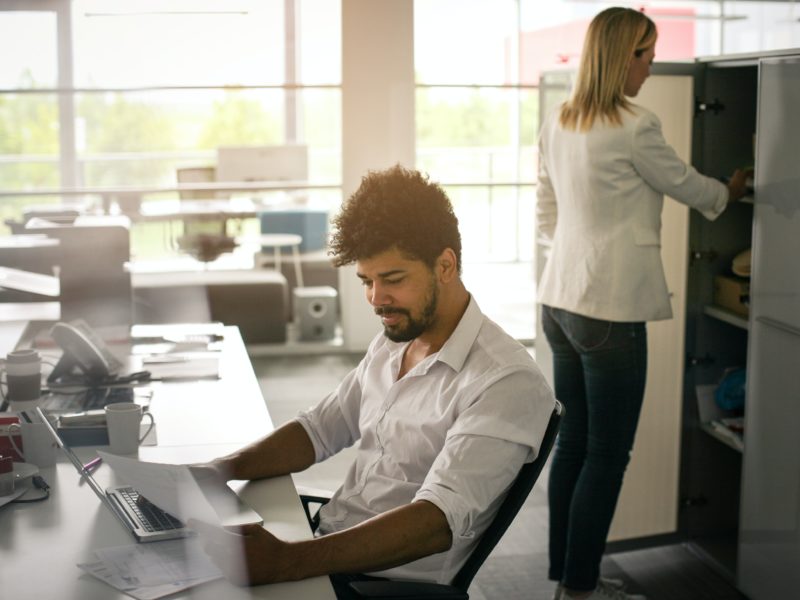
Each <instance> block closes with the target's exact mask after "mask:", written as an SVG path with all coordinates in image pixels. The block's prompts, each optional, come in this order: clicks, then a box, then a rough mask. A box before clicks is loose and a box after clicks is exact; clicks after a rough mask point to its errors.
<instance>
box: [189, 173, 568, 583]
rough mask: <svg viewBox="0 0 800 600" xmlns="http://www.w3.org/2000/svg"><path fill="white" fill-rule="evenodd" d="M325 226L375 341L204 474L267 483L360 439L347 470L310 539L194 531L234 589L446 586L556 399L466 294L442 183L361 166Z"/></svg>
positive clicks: (528, 454)
mask: <svg viewBox="0 0 800 600" xmlns="http://www.w3.org/2000/svg"><path fill="white" fill-rule="evenodd" d="M333 224H334V226H335V232H334V235H333V237H332V240H331V250H330V254H331V255H332V256H333V257H334V262H335V264H336V265H337V266H342V265H347V264H352V263H355V265H356V273H357V275H358V277H359V279H361V282H362V283H363V285H364V290H365V293H366V297H367V301H368V302H369V303H370V304H371V305H372V306H373V307H374V309H375V313H376V314H377V315H379V316H380V318H381V322H382V323H383V328H384V331H383V334H382V335H378V336H376V337H375V339H374V340H373V341H372V343H371V344H370V346H369V349H368V350H367V353H366V356H365V357H364V358H363V359H362V361H361V363H360V364H359V365H358V366H357V367H356V368H355V369H354V370H353V371H352V372H350V373H349V374H348V375H347V376H346V377H345V378H344V380H343V381H342V382H341V384H340V385H339V387H338V388H337V389H336V390H335V391H334V392H333V393H331V394H330V395H328V396H327V397H326V398H325V399H323V400H322V402H320V403H319V404H318V405H317V406H316V407H314V408H312V409H310V410H309V411H307V412H304V413H301V414H300V415H299V416H298V417H297V418H296V419H294V420H293V421H290V422H288V423H286V424H285V425H283V426H281V427H279V428H278V429H276V430H275V431H273V432H272V433H270V434H269V435H267V436H266V437H265V438H263V439H262V440H260V441H258V442H255V443H253V444H251V445H250V446H248V447H245V448H244V449H242V450H240V451H238V452H236V453H234V454H231V455H229V456H226V457H223V458H219V459H217V460H215V461H213V462H212V463H209V465H207V466H209V467H210V468H212V469H214V470H215V471H216V472H217V473H218V474H220V475H221V476H222V477H224V478H225V479H244V480H250V479H260V478H264V477H274V476H278V475H285V474H287V473H296V472H298V471H302V470H303V469H306V468H307V467H309V466H311V465H312V464H313V463H315V462H318V461H322V460H325V459H326V458H328V457H329V456H331V455H333V454H335V453H337V452H339V451H340V450H342V449H343V448H346V447H348V446H351V445H353V444H355V443H358V451H357V455H356V459H355V462H354V463H353V465H352V466H351V467H350V470H349V472H348V474H347V477H346V479H345V481H344V483H343V484H342V486H341V487H340V488H339V489H338V490H337V491H336V493H335V494H334V496H333V498H332V499H331V501H330V502H329V503H328V504H326V505H325V506H324V507H323V508H322V509H321V511H320V523H319V529H318V531H317V537H315V538H313V539H311V540H306V541H299V542H286V541H283V540H280V539H277V538H276V537H275V536H273V535H272V534H270V533H269V532H268V531H266V530H265V529H263V528H262V527H260V526H255V525H253V526H247V527H245V528H243V529H242V530H240V531H238V532H230V531H223V530H221V529H216V528H209V527H206V526H205V525H204V524H202V523H200V524H197V523H193V524H192V525H193V526H196V527H197V529H199V530H200V533H201V534H202V535H203V537H204V538H205V542H206V551H207V552H208V553H209V555H210V556H211V558H212V559H213V560H214V561H215V562H216V563H217V564H218V565H219V566H220V567H221V568H222V569H223V571H224V572H225V573H226V575H227V576H228V577H229V578H231V579H233V580H234V581H236V582H237V583H249V584H256V583H267V582H276V581H286V580H297V579H304V578H307V577H312V576H317V575H324V574H335V575H332V577H331V579H332V581H333V583H334V587H335V588H336V590H337V594H338V595H339V597H340V598H343V597H347V596H346V593H347V592H346V590H347V586H346V582H347V581H351V580H353V579H355V578H365V577H363V576H360V575H357V574H363V573H369V574H370V575H371V576H377V577H388V578H392V579H413V580H420V581H436V582H440V583H450V581H451V580H452V578H453V577H454V575H455V574H456V572H457V571H458V569H459V568H460V567H461V565H462V564H463V563H464V561H465V560H466V559H467V557H468V556H469V554H470V552H471V551H472V549H473V548H474V546H475V544H476V543H477V541H478V539H479V538H480V535H481V534H482V533H483V531H484V530H485V528H486V527H487V526H488V524H489V523H490V521H491V519H492V518H493V517H494V515H495V513H496V511H497V509H498V507H499V505H500V502H501V501H502V499H503V498H504V496H505V493H506V491H507V490H508V488H509V486H510V485H511V483H512V482H513V480H514V479H515V477H516V475H517V473H518V471H519V469H520V467H521V465H522V464H523V463H525V462H528V461H531V460H533V459H534V457H535V456H536V453H537V452H538V448H539V445H540V443H541V440H542V437H543V435H544V431H545V428H546V426H547V422H548V419H549V416H550V413H551V412H552V410H553V405H554V397H553V393H552V391H551V390H550V388H549V387H548V385H547V383H546V382H545V380H544V378H543V376H542V375H541V373H540V372H539V370H538V368H537V367H536V365H535V363H534V361H533V360H532V359H531V357H530V355H529V354H528V352H527V351H526V349H525V348H524V347H523V346H522V345H520V344H519V343H518V342H516V341H515V340H513V339H512V338H511V337H510V336H508V335H507V334H506V333H505V332H503V331H502V330H501V329H500V327H498V326H497V325H496V324H495V323H493V322H492V321H490V320H489V319H488V318H487V317H486V316H484V315H483V314H482V313H481V311H480V309H479V308H478V305H477V303H476V302H475V299H474V298H473V297H472V296H471V295H470V293H469V292H468V291H467V289H466V288H465V287H464V284H463V282H462V281H461V277H460V273H461V238H460V235H459V232H458V220H457V219H456V216H455V215H454V213H453V209H452V207H451V205H450V201H449V200H448V198H447V196H446V195H445V193H444V191H443V190H442V189H441V188H440V187H439V186H438V185H436V184H434V183H431V182H429V181H428V180H427V178H425V177H423V176H422V175H420V174H419V173H418V172H415V171H409V170H406V169H403V168H401V167H400V166H396V167H394V168H391V169H389V170H386V171H382V172H371V173H370V174H368V175H367V176H366V177H365V178H364V179H363V181H362V183H361V186H360V187H359V189H358V190H357V191H356V192H355V194H353V195H352V196H351V197H350V198H349V199H348V200H347V202H346V203H345V204H344V206H343V208H342V211H341V213H340V214H339V215H338V216H337V217H336V218H335V219H334V222H333ZM240 548H244V559H243V561H242V559H241V556H242V555H241V553H240V552H239V551H238V550H239V549H240ZM241 562H244V565H242V564H241ZM343 574H350V575H343ZM353 574H356V575H353Z"/></svg>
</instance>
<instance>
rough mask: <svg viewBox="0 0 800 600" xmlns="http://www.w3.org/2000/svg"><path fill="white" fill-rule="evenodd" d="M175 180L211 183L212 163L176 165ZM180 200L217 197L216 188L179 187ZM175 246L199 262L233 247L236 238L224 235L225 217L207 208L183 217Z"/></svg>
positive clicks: (226, 224)
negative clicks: (199, 212) (188, 216)
mask: <svg viewBox="0 0 800 600" xmlns="http://www.w3.org/2000/svg"><path fill="white" fill-rule="evenodd" d="M176 173H177V178H178V183H179V184H181V183H189V184H191V183H214V181H215V178H216V168H215V167H186V168H179V169H177V172H176ZM179 197H180V199H181V202H182V203H184V202H185V203H188V202H197V201H211V200H217V199H218V198H217V194H216V192H209V191H202V190H200V191H181V192H179ZM177 242H178V247H179V248H180V249H181V250H182V251H184V252H186V253H187V254H190V255H191V256H193V257H194V258H196V259H197V260H199V261H201V262H212V261H214V260H216V259H217V258H219V256H220V255H221V254H223V253H225V252H231V251H233V249H234V248H236V245H237V244H236V238H235V237H233V236H230V235H228V221H227V219H226V218H225V217H220V216H219V215H216V214H214V212H213V211H210V212H209V214H208V216H193V217H191V218H185V219H183V234H182V235H181V236H180V237H179V238H178V240H177Z"/></svg>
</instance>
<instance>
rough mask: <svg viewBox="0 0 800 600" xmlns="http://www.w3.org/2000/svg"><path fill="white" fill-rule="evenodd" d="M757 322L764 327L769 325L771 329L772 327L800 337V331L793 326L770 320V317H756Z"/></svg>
mask: <svg viewBox="0 0 800 600" xmlns="http://www.w3.org/2000/svg"><path fill="white" fill-rule="evenodd" d="M756 321H758V322H759V323H763V324H764V325H767V326H769V327H772V328H773V329H779V330H781V331H784V332H786V333H789V334H791V335H796V336H798V337H800V329H798V328H797V327H794V326H792V325H787V324H786V323H783V322H781V321H776V320H775V319H770V318H769V317H756Z"/></svg>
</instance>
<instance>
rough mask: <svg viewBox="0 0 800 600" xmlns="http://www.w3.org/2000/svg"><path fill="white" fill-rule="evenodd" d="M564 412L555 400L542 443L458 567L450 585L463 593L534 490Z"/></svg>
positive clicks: (523, 466) (523, 467)
mask: <svg viewBox="0 0 800 600" xmlns="http://www.w3.org/2000/svg"><path fill="white" fill-rule="evenodd" d="M563 412H564V408H563V406H562V405H561V403H560V402H558V400H556V405H555V407H554V408H553V413H552V414H551V415H550V421H549V422H548V424H547V429H546V430H545V432H544V437H543V438H542V444H541V446H540V447H539V453H538V454H537V456H536V458H535V459H534V460H533V461H532V462H529V463H526V464H524V465H522V468H521V469H520V471H519V475H517V478H516V479H515V480H514V483H513V484H512V485H511V488H510V489H509V490H508V495H507V496H506V498H505V500H503V503H502V504H501V505H500V509H499V510H498V511H497V515H495V517H494V520H493V521H492V522H491V523H490V524H489V527H487V529H486V531H485V532H484V533H483V536H481V540H480V541H479V542H478V545H477V546H476V547H475V550H473V552H472V554H470V556H469V558H468V559H467V562H465V563H464V566H463V567H461V569H460V570H459V571H458V573H457V574H456V576H455V578H453V582H452V583H451V585H452V586H454V587H456V588H458V589H460V590H462V591H464V592H466V591H467V589H468V588H469V584H470V583H472V579H473V577H475V574H476V573H477V572H478V569H480V567H481V565H482V564H483V562H484V561H485V560H486V558H487V557H488V556H489V554H490V553H491V552H492V550H493V549H494V547H495V546H496V545H497V542H499V541H500V538H502V537H503V534H504V533H505V532H506V529H508V527H509V525H511V523H512V521H513V520H514V518H515V517H516V516H517V513H518V512H519V509H520V508H521V507H522V504H523V503H524V502H525V500H526V498H527V497H528V494H530V492H531V490H532V489H533V485H534V484H535V483H536V480H537V479H538V478H539V474H540V473H541V472H542V468H543V467H544V464H545V462H547V457H548V456H550V451H551V450H552V448H553V443H554V442H555V439H556V434H557V433H558V427H559V425H560V423H561V416H562V414H563Z"/></svg>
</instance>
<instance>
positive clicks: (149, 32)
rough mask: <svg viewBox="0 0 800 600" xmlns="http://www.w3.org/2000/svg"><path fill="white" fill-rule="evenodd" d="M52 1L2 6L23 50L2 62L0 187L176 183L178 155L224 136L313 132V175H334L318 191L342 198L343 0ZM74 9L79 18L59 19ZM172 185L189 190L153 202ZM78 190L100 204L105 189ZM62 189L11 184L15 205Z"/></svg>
mask: <svg viewBox="0 0 800 600" xmlns="http://www.w3.org/2000/svg"><path fill="white" fill-rule="evenodd" d="M47 6H52V9H51V10H47V11H41V12H18V11H7V12H6V11H0V51H3V54H4V56H6V57H15V58H14V59H13V60H4V61H3V64H2V65H0V85H1V86H2V89H0V138H2V139H0V190H3V191H5V192H9V191H11V190H21V191H29V192H30V191H31V190H41V189H43V188H45V189H46V188H53V189H58V188H100V187H103V188H108V187H120V186H124V187H131V188H136V187H157V186H165V187H169V186H172V185H174V184H175V183H176V170H177V169H178V168H180V167H194V166H209V165H213V163H214V162H215V160H216V149H217V148H218V147H219V146H223V145H275V144H283V143H301V144H305V145H307V146H308V148H309V181H310V182H311V183H314V184H326V185H330V186H331V187H332V188H334V189H332V190H330V191H327V190H325V191H314V192H313V194H311V195H313V198H312V199H313V200H314V201H317V202H319V203H321V204H323V205H328V206H330V205H333V204H334V203H337V202H338V201H340V199H341V192H340V191H338V190H336V189H335V188H336V186H338V185H339V184H340V180H341V135H342V133H341V64H340V62H341V58H340V56H341V52H340V47H341V40H340V36H341V33H340V31H341V27H340V26H339V25H338V23H339V22H340V19H341V15H340V10H341V9H340V5H339V3H338V2H331V1H329V0H294V1H290V0H203V1H197V0H191V1H188V0H136V1H131V0H72V1H70V0H53V1H52V2H50V3H49V4H47ZM60 19H64V23H66V24H67V25H68V26H67V27H65V26H64V24H63V23H62V27H60V28H59V27H58V22H59V20H60ZM65 29H66V31H67V33H66V34H65V33H64V30H65ZM59 34H61V36H62V37H61V38H60V39H59V38H58V35H59ZM59 53H60V54H61V56H62V61H61V62H59ZM70 56H71V57H72V61H69V60H63V59H64V58H65V57H70ZM59 65H61V71H60V72H59ZM59 93H60V94H59ZM59 98H61V101H60V102H59ZM65 99H66V100H65ZM169 197H175V193H164V194H148V195H146V196H145V197H144V200H143V201H144V202H149V201H158V200H161V199H164V198H169ZM6 199H9V200H10V201H6ZM64 199H65V201H79V202H82V203H85V202H89V203H92V204H96V205H97V204H100V201H99V198H98V197H97V195H85V196H74V195H73V196H64ZM60 200H61V198H52V197H50V198H47V197H41V196H33V195H28V196H19V197H9V196H6V197H5V198H4V202H3V209H2V210H3V215H2V216H3V217H4V218H19V217H20V216H21V211H22V208H23V206H25V205H30V204H39V203H42V202H43V201H47V202H54V201H55V202H57V201H60ZM251 226H257V224H256V223H255V222H254V223H252V224H251ZM152 227H153V226H152V225H137V226H136V228H139V229H142V230H144V229H148V228H152ZM163 237H164V236H160V235H157V234H155V233H153V232H144V233H143V231H139V232H136V231H134V236H133V240H134V241H133V250H134V252H135V253H137V254H139V255H147V256H153V255H157V254H159V253H160V252H168V251H171V249H170V248H168V247H164V246H163V245H162V247H155V246H153V243H154V241H156V240H162V239H163ZM143 240H144V241H143ZM140 242H141V243H140ZM142 244H144V246H146V247H143V245H142Z"/></svg>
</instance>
